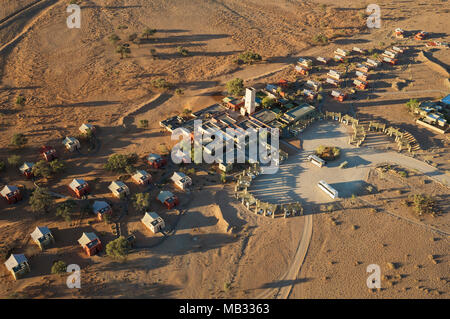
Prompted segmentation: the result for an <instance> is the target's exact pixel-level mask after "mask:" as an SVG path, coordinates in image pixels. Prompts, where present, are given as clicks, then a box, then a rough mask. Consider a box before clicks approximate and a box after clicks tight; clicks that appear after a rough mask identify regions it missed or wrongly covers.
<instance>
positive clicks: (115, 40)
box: [108, 33, 120, 44]
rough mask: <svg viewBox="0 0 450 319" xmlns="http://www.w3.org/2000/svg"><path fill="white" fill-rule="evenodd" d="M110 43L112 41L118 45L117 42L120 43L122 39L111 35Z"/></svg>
mask: <svg viewBox="0 0 450 319" xmlns="http://www.w3.org/2000/svg"><path fill="white" fill-rule="evenodd" d="M108 39H109V41H111V42H112V43H114V44H115V43H116V42H118V41H120V38H119V36H118V35H117V34H115V33H114V34H111V35H110V36H109V38H108Z"/></svg>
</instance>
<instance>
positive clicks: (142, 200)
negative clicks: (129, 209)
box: [133, 193, 150, 212]
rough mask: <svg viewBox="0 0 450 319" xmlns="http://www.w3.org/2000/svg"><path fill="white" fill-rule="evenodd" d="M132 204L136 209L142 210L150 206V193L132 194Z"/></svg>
mask: <svg viewBox="0 0 450 319" xmlns="http://www.w3.org/2000/svg"><path fill="white" fill-rule="evenodd" d="M133 206H134V208H135V209H136V210H138V211H141V212H144V211H145V210H146V209H148V208H149V207H150V193H137V194H135V195H134V196H133Z"/></svg>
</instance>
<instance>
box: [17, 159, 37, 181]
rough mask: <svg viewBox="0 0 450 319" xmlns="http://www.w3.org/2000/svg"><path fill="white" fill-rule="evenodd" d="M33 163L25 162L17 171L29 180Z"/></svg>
mask: <svg viewBox="0 0 450 319" xmlns="http://www.w3.org/2000/svg"><path fill="white" fill-rule="evenodd" d="M33 166H34V163H31V162H25V163H23V164H22V165H21V166H20V167H19V171H20V172H21V173H22V174H23V175H24V176H25V177H26V178H31V177H33V173H32V171H31V170H32V169H33Z"/></svg>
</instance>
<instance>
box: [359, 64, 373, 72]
mask: <svg viewBox="0 0 450 319" xmlns="http://www.w3.org/2000/svg"><path fill="white" fill-rule="evenodd" d="M356 70H357V71H360V72H363V73H367V72H369V70H370V68H369V66H368V65H367V64H361V63H359V64H357V65H356Z"/></svg>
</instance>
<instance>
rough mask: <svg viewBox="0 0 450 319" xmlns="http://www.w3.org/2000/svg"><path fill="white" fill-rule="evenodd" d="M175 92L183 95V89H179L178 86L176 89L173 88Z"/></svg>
mask: <svg viewBox="0 0 450 319" xmlns="http://www.w3.org/2000/svg"><path fill="white" fill-rule="evenodd" d="M175 94H176V95H183V94H184V90H183V89H180V88H177V89H175Z"/></svg>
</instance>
